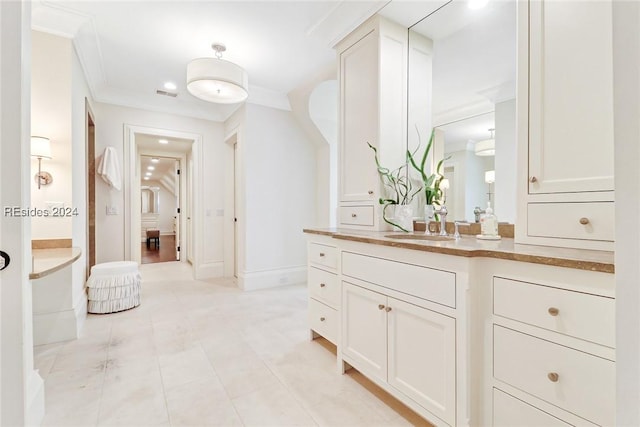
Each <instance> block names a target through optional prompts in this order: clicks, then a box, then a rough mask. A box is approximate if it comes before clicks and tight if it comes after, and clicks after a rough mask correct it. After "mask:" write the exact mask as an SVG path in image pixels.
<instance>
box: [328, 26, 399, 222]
mask: <svg viewBox="0 0 640 427" xmlns="http://www.w3.org/2000/svg"><path fill="white" fill-rule="evenodd" d="M336 48H337V52H338V62H339V64H340V70H339V80H340V120H339V121H340V128H339V146H340V150H339V188H340V193H339V197H340V200H339V201H340V207H339V210H340V212H339V213H338V224H339V226H340V227H350V228H366V229H382V228H385V223H384V222H383V221H382V215H381V209H380V205H379V204H378V199H379V198H380V195H381V188H380V179H379V178H378V173H377V170H376V166H375V162H374V153H373V150H371V149H370V148H369V146H368V144H367V143H369V144H371V145H372V146H374V147H376V148H377V149H378V153H379V156H380V161H381V163H382V164H383V165H384V166H385V167H388V168H390V169H393V168H395V167H399V166H400V165H402V164H403V163H404V155H405V150H406V111H407V101H406V99H407V98H406V97H407V74H406V64H407V30H406V28H404V27H402V26H400V25H398V24H395V23H393V22H391V21H388V20H387V19H385V18H383V17H381V16H377V15H376V16H374V17H372V18H371V19H369V20H368V21H366V22H365V23H364V24H362V25H361V26H360V27H358V28H357V29H356V30H355V31H354V32H352V33H351V34H349V36H347V37H346V38H345V39H344V40H342V41H341V42H340V43H339V44H338V45H337V46H336Z"/></svg>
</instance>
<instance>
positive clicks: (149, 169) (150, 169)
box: [147, 166, 155, 171]
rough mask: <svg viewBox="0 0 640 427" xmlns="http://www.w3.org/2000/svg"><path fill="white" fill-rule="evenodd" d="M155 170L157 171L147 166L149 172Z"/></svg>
mask: <svg viewBox="0 0 640 427" xmlns="http://www.w3.org/2000/svg"><path fill="white" fill-rule="evenodd" d="M154 169H155V168H154V167H153V166H147V170H148V171H152V170H154Z"/></svg>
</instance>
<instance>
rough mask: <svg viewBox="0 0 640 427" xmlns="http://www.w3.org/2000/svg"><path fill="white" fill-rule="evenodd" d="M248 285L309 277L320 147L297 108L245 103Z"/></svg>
mask: <svg viewBox="0 0 640 427" xmlns="http://www.w3.org/2000/svg"><path fill="white" fill-rule="evenodd" d="M245 110H246V118H245V124H244V129H245V138H244V141H243V142H244V153H243V155H244V168H243V170H244V173H245V175H244V189H245V200H244V201H245V214H246V219H245V221H246V237H245V239H246V240H245V242H244V244H245V251H246V259H245V265H244V272H243V276H244V277H243V283H244V287H245V288H246V289H249V288H254V287H263V286H273V285H275V284H285V283H292V282H298V281H301V280H302V281H303V280H305V271H306V254H307V251H306V241H305V238H304V235H303V233H302V229H303V228H304V227H307V226H313V225H315V223H316V190H315V189H316V186H315V177H316V157H315V151H316V147H315V146H314V145H313V143H312V142H311V141H310V140H309V138H308V137H307V135H306V134H305V133H304V132H303V131H302V129H301V128H300V127H299V126H298V124H297V122H296V121H295V120H294V118H293V115H292V113H290V112H286V111H282V110H275V109H272V108H267V107H261V106H257V105H252V104H248V105H246V106H245Z"/></svg>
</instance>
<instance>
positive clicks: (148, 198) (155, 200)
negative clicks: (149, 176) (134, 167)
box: [140, 186, 160, 214]
mask: <svg viewBox="0 0 640 427" xmlns="http://www.w3.org/2000/svg"><path fill="white" fill-rule="evenodd" d="M140 210H141V212H142V213H143V214H150V213H154V214H157V213H158V212H160V187H148V186H141V187H140Z"/></svg>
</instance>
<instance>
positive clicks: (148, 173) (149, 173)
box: [145, 172, 153, 176]
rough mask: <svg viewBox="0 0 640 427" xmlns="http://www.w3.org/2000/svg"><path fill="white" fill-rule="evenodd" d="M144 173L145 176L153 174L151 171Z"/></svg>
mask: <svg viewBox="0 0 640 427" xmlns="http://www.w3.org/2000/svg"><path fill="white" fill-rule="evenodd" d="M145 175H146V176H151V175H153V174H152V173H151V172H147V173H145Z"/></svg>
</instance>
